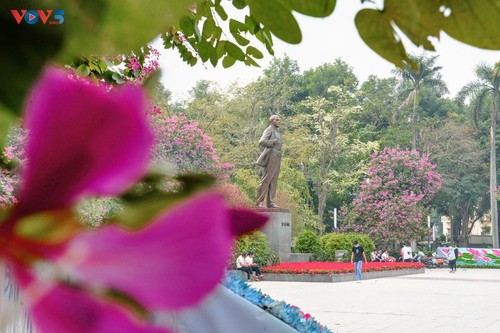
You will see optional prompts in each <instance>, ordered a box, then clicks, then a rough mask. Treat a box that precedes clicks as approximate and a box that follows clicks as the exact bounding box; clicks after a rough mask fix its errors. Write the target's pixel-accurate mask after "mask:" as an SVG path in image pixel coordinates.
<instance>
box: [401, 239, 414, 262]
mask: <svg viewBox="0 0 500 333" xmlns="http://www.w3.org/2000/svg"><path fill="white" fill-rule="evenodd" d="M401 252H403V253H402V256H403V261H404V262H411V261H412V253H411V247H410V245H408V244H407V243H405V244H404V245H403V248H402V249H401Z"/></svg>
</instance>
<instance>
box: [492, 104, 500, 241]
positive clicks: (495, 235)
mask: <svg viewBox="0 0 500 333" xmlns="http://www.w3.org/2000/svg"><path fill="white" fill-rule="evenodd" d="M496 132H497V108H496V103H495V99H494V98H493V108H492V110H491V131H490V139H491V144H490V146H491V147H490V209H491V234H492V237H493V248H495V249H498V248H499V247H500V246H499V244H498V203H497V157H496V138H495V134H496Z"/></svg>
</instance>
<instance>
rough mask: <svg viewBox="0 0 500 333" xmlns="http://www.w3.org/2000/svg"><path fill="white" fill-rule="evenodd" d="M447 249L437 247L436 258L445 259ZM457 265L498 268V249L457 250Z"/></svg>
mask: <svg viewBox="0 0 500 333" xmlns="http://www.w3.org/2000/svg"><path fill="white" fill-rule="evenodd" d="M448 251H449V250H448V248H447V247H438V248H437V251H436V253H437V255H438V257H447V254H448ZM457 265H467V266H469V265H477V266H483V265H484V266H486V265H487V266H498V267H500V249H473V248H469V247H459V248H458V258H457Z"/></svg>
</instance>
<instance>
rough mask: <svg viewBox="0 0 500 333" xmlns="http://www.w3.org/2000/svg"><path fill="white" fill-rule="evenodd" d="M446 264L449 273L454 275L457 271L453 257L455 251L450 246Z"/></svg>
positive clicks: (455, 258) (455, 259) (455, 260)
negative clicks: (447, 264)
mask: <svg viewBox="0 0 500 333" xmlns="http://www.w3.org/2000/svg"><path fill="white" fill-rule="evenodd" d="M447 256H448V263H449V265H450V269H451V270H450V273H455V272H456V270H457V266H456V264H457V257H456V256H455V250H454V249H453V247H452V246H450V247H449V248H448V254H447Z"/></svg>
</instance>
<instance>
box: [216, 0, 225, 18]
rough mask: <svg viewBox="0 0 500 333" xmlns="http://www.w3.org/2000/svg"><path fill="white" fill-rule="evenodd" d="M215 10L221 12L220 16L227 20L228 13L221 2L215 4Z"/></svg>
mask: <svg viewBox="0 0 500 333" xmlns="http://www.w3.org/2000/svg"><path fill="white" fill-rule="evenodd" d="M215 11H216V12H217V14H219V16H220V18H221V19H222V20H223V21H225V20H227V13H226V11H225V10H224V8H223V7H222V6H221V5H220V4H219V3H216V4H215Z"/></svg>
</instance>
